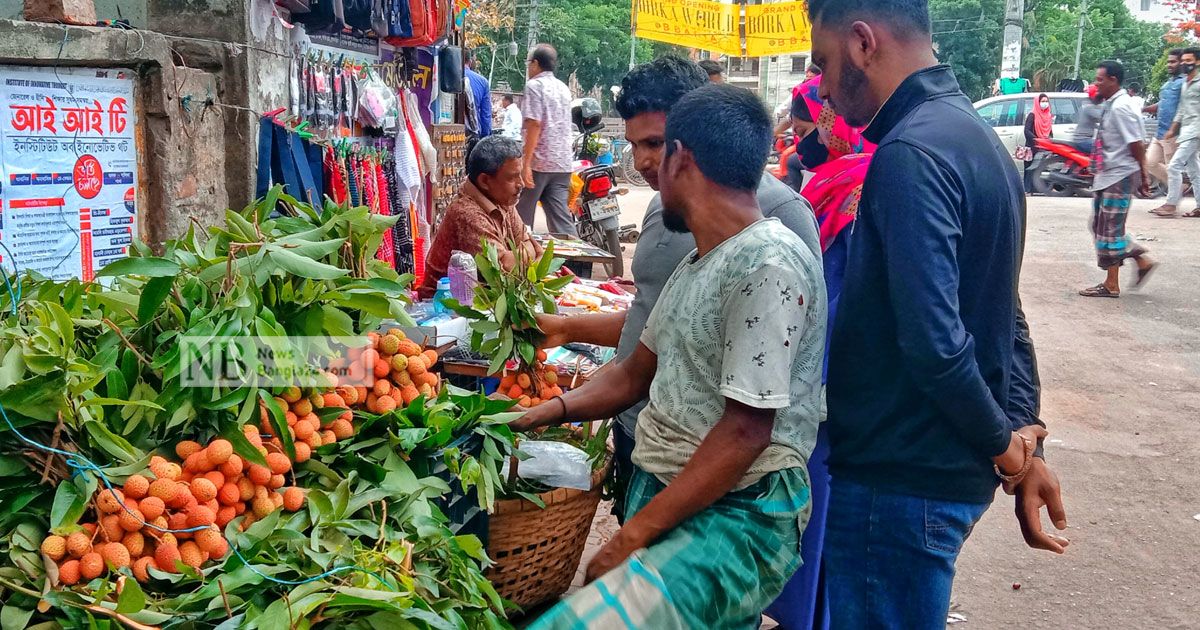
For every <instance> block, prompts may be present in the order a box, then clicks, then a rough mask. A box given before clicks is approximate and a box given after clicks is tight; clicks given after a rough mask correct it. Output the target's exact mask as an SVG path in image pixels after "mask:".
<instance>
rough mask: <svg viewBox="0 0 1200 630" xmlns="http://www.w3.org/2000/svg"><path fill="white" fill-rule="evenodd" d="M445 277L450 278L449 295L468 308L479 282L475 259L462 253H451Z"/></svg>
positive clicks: (473, 298)
mask: <svg viewBox="0 0 1200 630" xmlns="http://www.w3.org/2000/svg"><path fill="white" fill-rule="evenodd" d="M446 275H448V276H450V295H452V296H454V299H456V300H458V302H459V303H460V304H466V305H468V306H469V305H470V304H471V302H473V301H474V300H475V285H476V283H478V282H479V269H478V268H477V267H476V266H475V257H474V256H472V255H470V254H468V253H466V252H463V251H458V250H455V251H453V252H451V254H450V265H449V269H447V271H446Z"/></svg>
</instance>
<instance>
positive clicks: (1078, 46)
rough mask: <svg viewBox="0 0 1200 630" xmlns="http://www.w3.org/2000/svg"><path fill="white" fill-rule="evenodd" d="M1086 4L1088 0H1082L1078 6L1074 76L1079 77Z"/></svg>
mask: <svg viewBox="0 0 1200 630" xmlns="http://www.w3.org/2000/svg"><path fill="white" fill-rule="evenodd" d="M1087 5H1088V0H1083V4H1082V5H1080V7H1079V36H1078V37H1077V38H1076V39H1075V76H1074V77H1072V78H1075V79H1078V78H1079V57H1080V55H1082V54H1083V27H1084V25H1085V24H1086V23H1087V22H1086V20H1087Z"/></svg>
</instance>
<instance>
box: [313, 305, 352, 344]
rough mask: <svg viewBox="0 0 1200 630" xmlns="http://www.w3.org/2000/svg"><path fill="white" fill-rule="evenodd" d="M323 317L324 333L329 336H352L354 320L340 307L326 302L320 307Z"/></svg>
mask: <svg viewBox="0 0 1200 630" xmlns="http://www.w3.org/2000/svg"><path fill="white" fill-rule="evenodd" d="M321 312H322V314H323V315H324V316H325V317H324V327H325V333H326V334H328V335H329V336H330V337H352V336H354V320H353V319H351V317H350V316H349V315H347V314H346V312H345V311H343V310H342V309H340V308H338V307H336V306H333V305H330V304H326V305H324V306H322V307H321Z"/></svg>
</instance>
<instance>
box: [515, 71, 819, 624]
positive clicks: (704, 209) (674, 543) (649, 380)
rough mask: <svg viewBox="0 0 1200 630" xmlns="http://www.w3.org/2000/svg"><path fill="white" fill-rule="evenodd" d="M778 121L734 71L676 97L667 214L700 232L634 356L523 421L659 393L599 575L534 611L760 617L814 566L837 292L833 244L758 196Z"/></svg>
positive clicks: (663, 168)
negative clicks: (818, 242) (819, 453)
mask: <svg viewBox="0 0 1200 630" xmlns="http://www.w3.org/2000/svg"><path fill="white" fill-rule="evenodd" d="M711 120H720V121H721V123H722V124H720V125H710V124H706V121H711ZM771 127H772V125H771V116H770V114H769V113H768V112H767V111H766V109H765V108H764V107H763V105H762V103H761V102H760V101H759V100H758V99H757V97H755V96H754V95H753V94H751V93H750V92H748V91H746V90H742V89H740V88H736V87H731V86H724V85H709V86H705V87H702V88H700V89H697V90H693V91H691V92H689V93H687V94H686V95H684V96H683V97H682V98H680V99H679V100H678V102H677V103H676V104H675V105H674V107H672V108H671V111H670V114H669V116H668V117H667V121H666V135H665V146H666V152H665V155H664V157H663V158H662V162H661V165H660V167H659V184H660V191H661V197H662V206H663V213H662V220H663V225H664V226H666V228H667V229H668V230H670V231H672V232H684V231H687V232H690V233H691V234H692V235H693V236H694V237H695V241H696V249H695V250H694V251H692V252H691V254H689V255H688V256H686V257H685V259H684V261H683V262H681V263H680V264H679V266H678V267H677V268H676V269H675V272H674V273H673V274H672V275H671V277H670V279H668V280H667V282H666V285H665V286H664V287H663V290H662V294H661V296H660V299H659V300H658V302H657V303H656V304H655V306H654V310H653V311H652V312H651V314H650V318H649V320H648V321H647V323H646V328H645V330H644V331H643V332H642V334H641V338H640V341H639V343H638V345H637V348H636V349H635V350H634V351H633V354H632V355H631V356H629V358H627V359H625V360H623V361H621V362H620V363H619V364H618V365H617V366H616V367H615V369H612V370H609V371H608V372H607V373H605V374H603V375H601V376H598V377H597V378H596V379H595V380H593V381H590V382H588V383H587V384H585V385H583V386H582V387H580V388H578V389H575V390H573V391H571V392H568V393H566V394H565V395H563V396H557V397H555V398H553V399H552V400H551V401H549V402H547V403H545V404H543V405H541V406H538V407H534V408H532V409H530V410H529V411H528V412H527V413H526V415H525V416H523V417H522V418H520V419H518V420H516V421H514V422H513V426H514V428H517V429H520V430H529V429H533V428H537V427H540V426H549V425H551V424H555V423H558V422H561V421H563V420H564V419H567V418H570V419H573V420H575V419H577V420H594V419H601V418H609V417H611V416H612V415H613V414H615V413H617V412H620V411H622V410H624V409H626V408H627V407H629V406H630V405H632V404H633V403H635V402H637V401H638V400H640V399H641V398H642V397H644V396H646V395H647V394H649V398H650V402H649V405H648V406H647V407H646V408H645V409H644V410H643V411H642V414H641V416H640V417H639V418H638V423H637V440H636V445H635V447H634V451H633V464H634V466H635V469H634V473H633V479H632V481H631V482H630V487H629V491H628V496H627V504H626V511H625V516H626V518H625V523H624V525H623V526H622V527H621V529H620V531H618V532H617V534H616V536H614V537H613V539H612V540H611V541H610V542H609V543H608V544H606V545H605V546H604V547H603V548H602V549H601V550H600V551H599V552H598V553H597V554H596V556H595V558H593V560H592V561H591V563H590V564H589V565H588V569H587V579H588V581H589V582H592V581H593V580H595V582H593V583H592V584H591V585H589V586H586V587H584V588H583V589H581V590H579V591H577V592H575V594H573V595H571V596H570V597H568V598H567V599H565V600H563V601H562V602H561V603H559V604H558V605H557V606H556V607H555V608H553V609H552V610H550V611H549V612H548V613H547V614H546V615H544V616H543V617H542V618H540V619H539V620H538V621H537V622H535V623H534V624H533V625H532V626H530V628H533V629H535V630H547V629H557V628H615V627H626V628H638V629H642V628H644V629H646V630H650V629H656V630H657V629H668V628H680V629H682V628H753V627H757V625H758V622H759V619H760V614H761V613H762V610H763V609H764V608H766V606H767V604H769V603H770V602H771V601H772V600H773V599H774V598H775V597H776V596H777V595H778V594H779V593H780V591H782V589H783V586H784V583H785V582H787V580H788V578H789V577H791V575H792V573H793V572H794V571H795V570H796V568H797V567H798V566H799V565H800V538H801V534H802V532H803V529H804V526H805V523H806V522H807V520H808V515H809V511H810V490H809V482H808V475H807V472H806V469H805V465H806V461H807V459H808V456H809V455H810V453H811V452H812V449H813V445H814V443H815V442H816V437H817V425H818V423H819V419H818V416H819V411H818V408H819V406H820V391H821V365H822V358H823V355H824V351H825V322H826V310H827V305H826V293H825V284H824V281H823V279H822V275H821V258H820V253H819V251H814V249H813V248H811V247H809V246H807V245H806V244H805V243H804V242H803V241H802V240H801V239H800V237H799V236H797V235H796V234H795V233H794V232H792V231H791V230H789V229H788V228H787V227H785V226H784V225H783V224H782V223H781V222H780V221H779V220H778V219H768V218H764V217H763V214H762V211H761V210H760V209H759V206H758V201H757V199H756V194H755V191H756V189H757V188H758V186H759V181H760V179H761V176H762V173H763V169H764V168H765V167H766V162H767V150H768V149H769V147H770V145H771V140H772V134H771Z"/></svg>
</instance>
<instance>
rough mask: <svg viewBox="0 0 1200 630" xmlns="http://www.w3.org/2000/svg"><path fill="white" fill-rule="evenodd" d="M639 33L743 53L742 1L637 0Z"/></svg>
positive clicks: (660, 38)
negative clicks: (727, 2)
mask: <svg viewBox="0 0 1200 630" xmlns="http://www.w3.org/2000/svg"><path fill="white" fill-rule="evenodd" d="M633 8H634V24H635V25H636V34H637V36H638V37H644V38H646V39H652V40H655V41H659V42H666V43H668V44H676V45H679V46H687V47H689V48H699V49H701V50H709V51H712V52H719V53H722V54H726V55H733V56H735V57H736V56H740V55H741V54H742V44H741V37H740V35H739V34H738V16H739V11H740V5H736V4H723V3H720V2H710V1H709V0H634V7H633Z"/></svg>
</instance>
